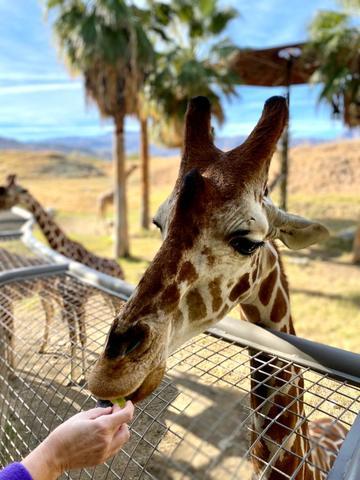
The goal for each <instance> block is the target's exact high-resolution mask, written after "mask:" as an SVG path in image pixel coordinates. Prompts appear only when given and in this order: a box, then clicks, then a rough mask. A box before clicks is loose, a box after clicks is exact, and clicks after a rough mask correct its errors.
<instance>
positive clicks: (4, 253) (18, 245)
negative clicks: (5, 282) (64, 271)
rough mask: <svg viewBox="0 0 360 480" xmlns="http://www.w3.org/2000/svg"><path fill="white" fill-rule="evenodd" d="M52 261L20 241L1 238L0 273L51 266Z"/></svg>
mask: <svg viewBox="0 0 360 480" xmlns="http://www.w3.org/2000/svg"><path fill="white" fill-rule="evenodd" d="M52 263H54V262H53V261H52V260H51V259H49V258H45V257H44V256H40V255H37V254H36V253H35V252H33V251H32V250H30V249H29V248H28V247H26V246H25V245H24V243H23V242H22V241H21V240H18V239H9V238H7V239H6V240H5V239H2V238H1V237H0V272H4V271H6V270H12V269H14V268H22V267H33V266H38V265H48V264H49V265H50V264H52Z"/></svg>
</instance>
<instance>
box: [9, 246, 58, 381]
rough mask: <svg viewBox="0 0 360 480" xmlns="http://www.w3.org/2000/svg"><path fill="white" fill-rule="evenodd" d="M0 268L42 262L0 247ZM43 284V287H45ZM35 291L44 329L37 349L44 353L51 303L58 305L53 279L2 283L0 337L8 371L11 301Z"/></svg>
mask: <svg viewBox="0 0 360 480" xmlns="http://www.w3.org/2000/svg"><path fill="white" fill-rule="evenodd" d="M0 259H1V260H0V270H1V271H5V270H11V269H13V268H21V267H24V266H26V267H30V266H39V265H43V262H42V261H41V260H39V259H37V258H28V257H24V256H22V255H18V254H16V253H13V252H12V253H11V254H9V252H8V251H7V250H6V249H4V248H0ZM45 284H46V288H44V287H45ZM36 293H38V295H39V297H40V303H41V306H42V308H43V310H44V314H45V330H44V335H43V341H42V344H41V346H40V349H39V353H43V352H44V348H45V344H46V341H47V336H48V325H49V324H50V322H51V320H52V318H53V316H54V302H56V303H58V304H60V298H59V295H57V294H56V288H55V285H54V281H53V279H52V278H51V277H49V278H47V279H46V280H45V279H44V278H36V279H32V280H31V281H25V282H23V283H22V284H19V283H17V282H14V283H12V284H11V286H8V285H3V286H2V287H1V300H0V326H1V331H2V332H3V333H2V338H4V339H5V341H6V345H5V353H6V359H7V361H6V363H7V364H8V365H9V367H10V370H11V372H12V373H13V372H14V367H15V362H14V352H15V346H14V317H13V312H14V302H15V301H16V300H18V298H26V297H30V296H32V295H34V294H36Z"/></svg>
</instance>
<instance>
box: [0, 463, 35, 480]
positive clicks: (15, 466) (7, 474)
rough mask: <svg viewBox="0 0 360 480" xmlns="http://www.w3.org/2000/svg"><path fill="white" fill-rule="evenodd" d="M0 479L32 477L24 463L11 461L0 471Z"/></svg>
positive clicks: (11, 479) (23, 479) (26, 478)
mask: <svg viewBox="0 0 360 480" xmlns="http://www.w3.org/2000/svg"><path fill="white" fill-rule="evenodd" d="M0 480H32V477H31V475H30V473H29V472H28V471H27V470H26V468H25V467H24V465H22V464H21V463H11V464H10V465H8V466H7V467H6V468H4V470H1V471H0Z"/></svg>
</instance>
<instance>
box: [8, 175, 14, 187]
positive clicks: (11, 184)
mask: <svg viewBox="0 0 360 480" xmlns="http://www.w3.org/2000/svg"><path fill="white" fill-rule="evenodd" d="M6 183H7V186H8V187H12V186H13V185H15V183H16V175H15V174H11V175H8V176H7V177H6Z"/></svg>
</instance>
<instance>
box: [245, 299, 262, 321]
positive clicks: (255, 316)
mask: <svg viewBox="0 0 360 480" xmlns="http://www.w3.org/2000/svg"><path fill="white" fill-rule="evenodd" d="M241 308H242V309H243V311H244V313H245V316H246V318H247V320H248V321H249V322H251V323H260V322H261V317H260V312H259V309H258V308H257V307H256V306H255V305H251V304H250V303H244V304H241Z"/></svg>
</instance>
